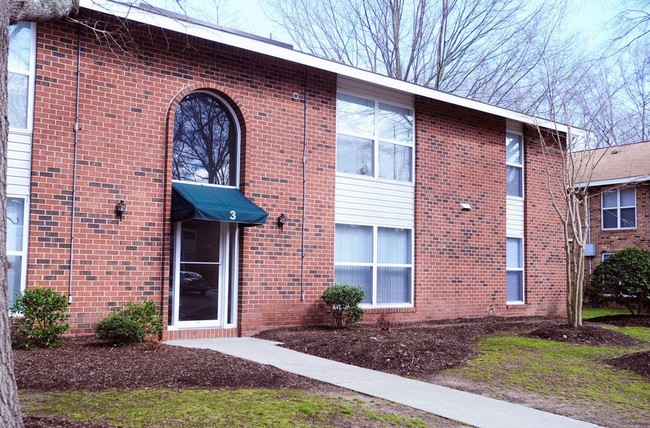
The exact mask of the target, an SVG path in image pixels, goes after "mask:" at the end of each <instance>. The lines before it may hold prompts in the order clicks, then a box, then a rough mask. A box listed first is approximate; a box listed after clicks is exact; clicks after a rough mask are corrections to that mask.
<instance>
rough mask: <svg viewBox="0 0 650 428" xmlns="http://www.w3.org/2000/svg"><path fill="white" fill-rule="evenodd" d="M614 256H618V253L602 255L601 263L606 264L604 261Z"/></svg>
mask: <svg viewBox="0 0 650 428" xmlns="http://www.w3.org/2000/svg"><path fill="white" fill-rule="evenodd" d="M614 254H616V253H602V254H601V255H600V261H601V262H604V261H605V260H607V259H608V258H610V257H612V256H613V255H614Z"/></svg>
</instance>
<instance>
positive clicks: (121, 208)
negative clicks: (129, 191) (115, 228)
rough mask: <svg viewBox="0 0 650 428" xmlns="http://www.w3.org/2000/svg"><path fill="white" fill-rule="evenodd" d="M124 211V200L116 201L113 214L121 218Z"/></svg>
mask: <svg viewBox="0 0 650 428" xmlns="http://www.w3.org/2000/svg"><path fill="white" fill-rule="evenodd" d="M124 211H126V204H125V203H124V201H120V202H118V204H117V205H115V215H116V216H117V218H118V219H120V220H122V216H123V215H124Z"/></svg>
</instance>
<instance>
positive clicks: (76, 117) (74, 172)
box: [68, 26, 81, 304]
mask: <svg viewBox="0 0 650 428" xmlns="http://www.w3.org/2000/svg"><path fill="white" fill-rule="evenodd" d="M80 80H81V27H80V26H78V27H77V88H76V91H77V93H76V96H75V106H74V155H73V161H72V213H71V215H70V274H69V275H70V277H69V281H68V304H70V303H72V276H73V268H74V224H75V219H76V214H77V157H78V149H77V146H78V143H79V92H80V89H79V88H80Z"/></svg>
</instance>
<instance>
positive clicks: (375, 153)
mask: <svg viewBox="0 0 650 428" xmlns="http://www.w3.org/2000/svg"><path fill="white" fill-rule="evenodd" d="M339 95H348V96H351V97H356V98H363V99H365V100H368V101H372V102H373V103H374V110H375V112H374V121H373V122H374V129H373V130H372V136H370V133H366V134H355V133H349V132H339V129H338V123H339V121H338V110H337V121H336V122H337V129H336V136H337V154H338V136H339V135H346V136H349V137H355V138H363V139H366V140H372V142H373V163H374V165H373V175H371V176H369V175H361V174H353V173H349V172H341V171H339V170H338V165H336V174H340V175H344V176H349V177H361V178H366V179H372V180H378V181H387V182H390V183H405V184H411V185H414V183H415V109H414V108H413V106H412V105H408V104H403V103H397V102H395V101H389V100H384V99H382V98H380V97H376V96H371V95H369V94H363V93H356V92H353V91H338V92H337V94H336V100H337V102H338V100H339ZM379 104H387V105H390V106H394V107H399V108H403V109H407V110H409V111H410V112H411V117H412V118H413V126H412V131H411V141H410V143H408V144H407V143H404V142H403V141H397V140H388V139H380V137H379V121H378V120H377V118H378V117H379V110H380V109H379ZM380 143H390V144H395V145H398V146H403V147H409V148H410V149H411V179H410V180H409V181H403V180H394V179H390V178H383V177H379V145H380Z"/></svg>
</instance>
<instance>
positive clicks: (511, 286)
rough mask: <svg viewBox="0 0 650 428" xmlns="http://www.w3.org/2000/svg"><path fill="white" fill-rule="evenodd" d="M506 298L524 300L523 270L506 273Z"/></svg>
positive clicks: (514, 300) (512, 300)
mask: <svg viewBox="0 0 650 428" xmlns="http://www.w3.org/2000/svg"><path fill="white" fill-rule="evenodd" d="M506 299H507V301H508V302H523V301H524V273H523V272H508V273H507V292H506Z"/></svg>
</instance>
